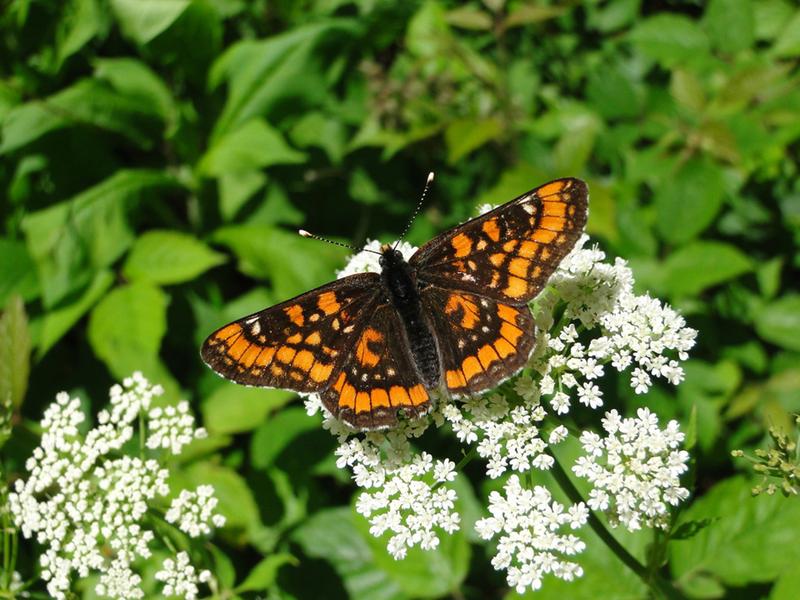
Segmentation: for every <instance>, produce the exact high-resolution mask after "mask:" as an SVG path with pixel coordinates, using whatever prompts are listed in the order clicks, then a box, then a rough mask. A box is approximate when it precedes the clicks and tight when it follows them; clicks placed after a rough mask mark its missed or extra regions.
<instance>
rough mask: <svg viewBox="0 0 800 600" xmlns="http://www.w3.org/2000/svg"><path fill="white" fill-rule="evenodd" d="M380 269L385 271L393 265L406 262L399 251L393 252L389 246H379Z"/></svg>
mask: <svg viewBox="0 0 800 600" xmlns="http://www.w3.org/2000/svg"><path fill="white" fill-rule="evenodd" d="M378 262H379V263H380V265H381V268H383V269H387V268H390V267H393V266H395V265H399V264H402V263H404V262H406V260H405V259H404V258H403V255H402V254H401V253H400V251H399V250H395V249H394V248H393V247H392V245H391V244H383V245H382V246H381V257H380V258H379V259H378Z"/></svg>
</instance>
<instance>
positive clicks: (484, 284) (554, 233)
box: [409, 178, 589, 305]
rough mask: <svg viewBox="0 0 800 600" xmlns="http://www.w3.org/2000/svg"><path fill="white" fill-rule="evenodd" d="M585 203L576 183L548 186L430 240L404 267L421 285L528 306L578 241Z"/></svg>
mask: <svg viewBox="0 0 800 600" xmlns="http://www.w3.org/2000/svg"><path fill="white" fill-rule="evenodd" d="M588 198H589V194H588V188H587V187H586V184H585V183H584V182H583V181H581V180H580V179H574V178H566V179H557V180H555V181H551V182H550V183H547V184H545V185H542V186H540V187H538V188H535V189H533V190H531V191H529V192H527V193H525V194H522V195H521V196H519V197H518V198H516V199H514V200H512V201H511V202H508V203H506V204H503V205H502V206H499V207H497V208H495V209H494V210H492V211H490V212H488V213H486V214H485V215H481V216H480V217H477V218H476V219H472V220H471V221H467V222H466V223H464V224H463V225H460V226H458V227H456V228H454V229H452V230H450V231H448V232H446V233H444V234H442V235H440V236H438V237H436V238H434V239H433V240H431V241H430V242H428V243H427V244H425V245H424V246H422V247H421V248H420V249H419V250H418V251H417V252H416V253H415V254H414V256H412V257H411V260H410V261H409V262H410V264H411V265H412V266H413V267H415V268H416V270H417V275H418V278H419V279H420V280H421V281H422V282H424V283H428V284H432V285H436V286H439V287H442V288H444V289H457V290H462V291H468V292H474V293H476V294H479V295H482V296H487V297H490V298H494V299H495V300H499V301H501V302H506V303H508V304H511V305H516V304H521V303H524V302H528V301H530V300H531V299H533V298H534V297H535V296H536V294H538V293H539V292H540V291H541V290H542V288H543V287H544V286H545V284H546V282H547V279H548V278H549V277H550V275H552V274H553V271H555V269H556V267H557V266H558V264H559V263H560V262H561V260H562V259H563V258H564V257H565V256H566V255H567V254H568V253H569V251H570V250H572V247H573V246H574V245H575V242H576V241H577V240H578V238H579V237H580V235H581V232H582V231H583V228H584V226H585V225H586V217H587V206H588Z"/></svg>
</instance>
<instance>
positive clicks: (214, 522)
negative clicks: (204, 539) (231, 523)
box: [164, 485, 225, 537]
mask: <svg viewBox="0 0 800 600" xmlns="http://www.w3.org/2000/svg"><path fill="white" fill-rule="evenodd" d="M216 506H217V498H216V497H215V496H214V488H213V487H212V486H210V485H201V486H198V488H197V490H195V491H194V492H192V491H189V490H181V493H180V494H179V495H178V497H177V498H174V499H173V500H172V503H171V504H170V507H169V510H168V511H167V514H166V515H165V516H164V518H165V519H166V520H167V522H169V523H176V522H177V524H178V528H179V529H180V530H181V531H183V532H184V533H186V534H187V535H189V536H190V537H198V536H200V535H208V534H210V533H211V528H212V526H214V527H222V526H223V525H225V517H223V516H222V515H220V514H216V513H214V509H215V508H216Z"/></svg>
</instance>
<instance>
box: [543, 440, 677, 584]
mask: <svg viewBox="0 0 800 600" xmlns="http://www.w3.org/2000/svg"><path fill="white" fill-rule="evenodd" d="M550 456H552V457H553V461H554V463H553V468H552V469H551V470H550V472H551V473H552V474H553V477H554V478H555V480H556V482H557V483H558V485H559V486H561V489H562V490H564V493H565V494H567V496H568V497H569V499H570V500H572V502H574V503H576V504H577V503H584V504H585V501H584V498H583V496H581V493H580V492H579V491H578V488H576V487H575V484H573V483H572V480H571V479H570V478H569V475H567V472H566V471H565V470H564V468H563V467H562V466H561V464H560V463H559V462H558V459H557V458H556V457H555V455H553V453H552V452H550ZM588 520H589V526H590V527H591V528H592V530H593V531H594V532H595V533H596V534H597V536H598V537H599V538H600V539H601V540H603V542H605V544H606V546H608V547H609V548H610V549H611V551H612V552H613V553H614V554H616V555H617V558H619V560H621V561H622V562H623V564H625V566H626V567H628V568H629V569H630V570H631V571H633V572H634V573H635V574H636V576H637V577H639V579H641V580H642V581H643V582H644V584H645V585H647V586H648V587H649V588H650V590H651V591H652V592H653V594H654V595H655V597H656V598H680V597H681V596H680V594H678V592H677V591H676V590H675V589H674V588H673V586H672V584H671V583H670V582H668V581H666V580H665V579H664V578H663V577H661V576H660V575H659V574H658V573H653V572H650V571H649V570H648V569H647V568H646V567H645V566H644V565H643V564H642V563H640V562H639V561H638V560H636V558H635V557H634V556H633V555H632V554H631V553H630V552H628V551H627V550H626V549H625V547H624V546H623V545H622V544H620V543H619V542H618V541H617V539H616V538H615V537H614V536H613V535H611V532H609V531H608V529H606V527H605V525H603V522H602V521H601V520H600V519H599V517H598V516H597V515H596V514H595V512H594V511H593V510H591V509H589V519H588Z"/></svg>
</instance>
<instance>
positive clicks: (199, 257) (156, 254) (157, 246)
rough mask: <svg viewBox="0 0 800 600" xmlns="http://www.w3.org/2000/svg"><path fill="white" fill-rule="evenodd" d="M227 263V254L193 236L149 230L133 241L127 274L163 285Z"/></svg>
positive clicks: (180, 280)
mask: <svg viewBox="0 0 800 600" xmlns="http://www.w3.org/2000/svg"><path fill="white" fill-rule="evenodd" d="M223 262H225V256H224V255H223V254H220V253H219V252H215V251H213V250H212V249H211V248H209V247H208V246H206V245H205V244H204V243H203V242H201V241H200V240H198V239H196V238H194V237H193V236H191V235H187V234H185V233H180V232H177V231H168V230H164V231H148V232H147V233H145V234H144V235H142V236H141V237H139V238H138V239H137V240H136V242H135V243H134V244H133V247H132V248H131V251H130V253H129V254H128V258H127V259H126V261H125V266H124V267H123V273H124V274H125V276H126V277H128V278H129V279H132V280H140V281H150V282H152V283H158V284H162V285H163V284H171V283H182V282H184V281H190V280H192V279H194V278H196V277H198V276H199V275H201V274H202V273H204V272H205V271H207V270H208V269H210V268H211V267H214V266H216V265H219V264H222V263H223Z"/></svg>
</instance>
